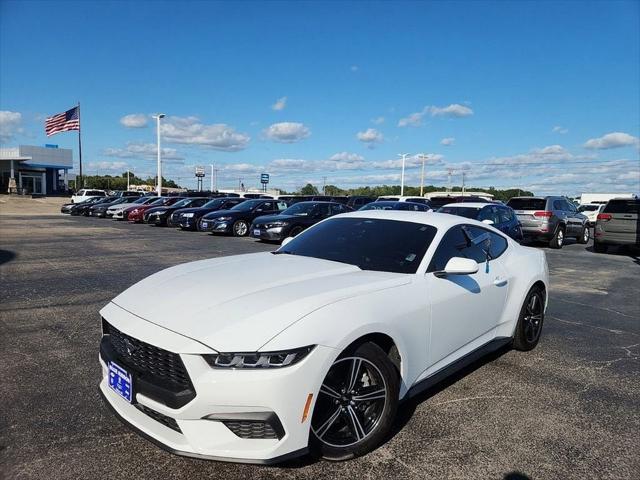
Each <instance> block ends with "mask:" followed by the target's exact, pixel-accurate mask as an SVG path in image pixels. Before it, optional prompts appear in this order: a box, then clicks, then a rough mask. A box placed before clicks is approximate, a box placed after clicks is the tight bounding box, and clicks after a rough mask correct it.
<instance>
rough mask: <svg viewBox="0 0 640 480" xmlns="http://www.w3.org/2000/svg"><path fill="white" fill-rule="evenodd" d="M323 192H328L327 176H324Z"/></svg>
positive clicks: (324, 193)
mask: <svg viewBox="0 0 640 480" xmlns="http://www.w3.org/2000/svg"><path fill="white" fill-rule="evenodd" d="M322 194H323V195H326V194H327V177H322Z"/></svg>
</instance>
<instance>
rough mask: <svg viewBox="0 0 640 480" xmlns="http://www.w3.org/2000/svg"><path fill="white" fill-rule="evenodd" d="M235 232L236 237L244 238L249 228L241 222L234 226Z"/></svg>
mask: <svg viewBox="0 0 640 480" xmlns="http://www.w3.org/2000/svg"><path fill="white" fill-rule="evenodd" d="M234 230H235V232H236V235H238V236H239V237H244V236H245V235H246V234H247V231H248V230H249V227H248V226H247V224H246V223H245V222H243V221H240V222H237V223H236V224H235V225H234Z"/></svg>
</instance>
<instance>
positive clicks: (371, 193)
mask: <svg viewBox="0 0 640 480" xmlns="http://www.w3.org/2000/svg"><path fill="white" fill-rule="evenodd" d="M465 190H466V191H474V192H484V193H490V194H491V195H493V198H494V199H495V200H500V201H503V202H506V201H507V200H509V199H510V198H511V197H519V196H531V195H533V192H530V191H528V190H522V189H519V188H507V189H498V188H494V187H489V188H476V187H473V188H471V187H467V188H465ZM441 191H442V187H436V186H435V185H425V187H424V193H430V192H441ZM451 191H453V192H462V187H452V188H451ZM282 193H283V194H287V193H288V194H290V195H323V194H324V195H331V196H343V195H364V196H367V197H381V196H387V195H400V185H378V186H375V187H368V186H367V187H356V188H348V189H343V188H339V187H336V186H335V185H326V186H325V187H324V193H322V192H320V191H319V190H318V188H317V187H315V186H314V185H312V184H311V183H307V184H306V185H305V186H304V187H302V188H300V189H299V190H298V191H296V192H282ZM404 194H405V195H408V196H419V195H420V187H411V186H407V185H405V187H404Z"/></svg>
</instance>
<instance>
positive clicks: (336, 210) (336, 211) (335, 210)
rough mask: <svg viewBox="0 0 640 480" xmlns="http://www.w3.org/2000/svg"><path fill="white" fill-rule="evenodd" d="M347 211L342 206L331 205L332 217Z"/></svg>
mask: <svg viewBox="0 0 640 480" xmlns="http://www.w3.org/2000/svg"><path fill="white" fill-rule="evenodd" d="M344 211H345V209H344V207H343V206H342V205H331V215H338V214H339V213H343V212H344Z"/></svg>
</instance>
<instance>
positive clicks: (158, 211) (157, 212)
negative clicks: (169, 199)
mask: <svg viewBox="0 0 640 480" xmlns="http://www.w3.org/2000/svg"><path fill="white" fill-rule="evenodd" d="M166 212H167V211H166V210H156V211H155V212H153V214H154V215H162V214H163V213H166Z"/></svg>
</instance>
